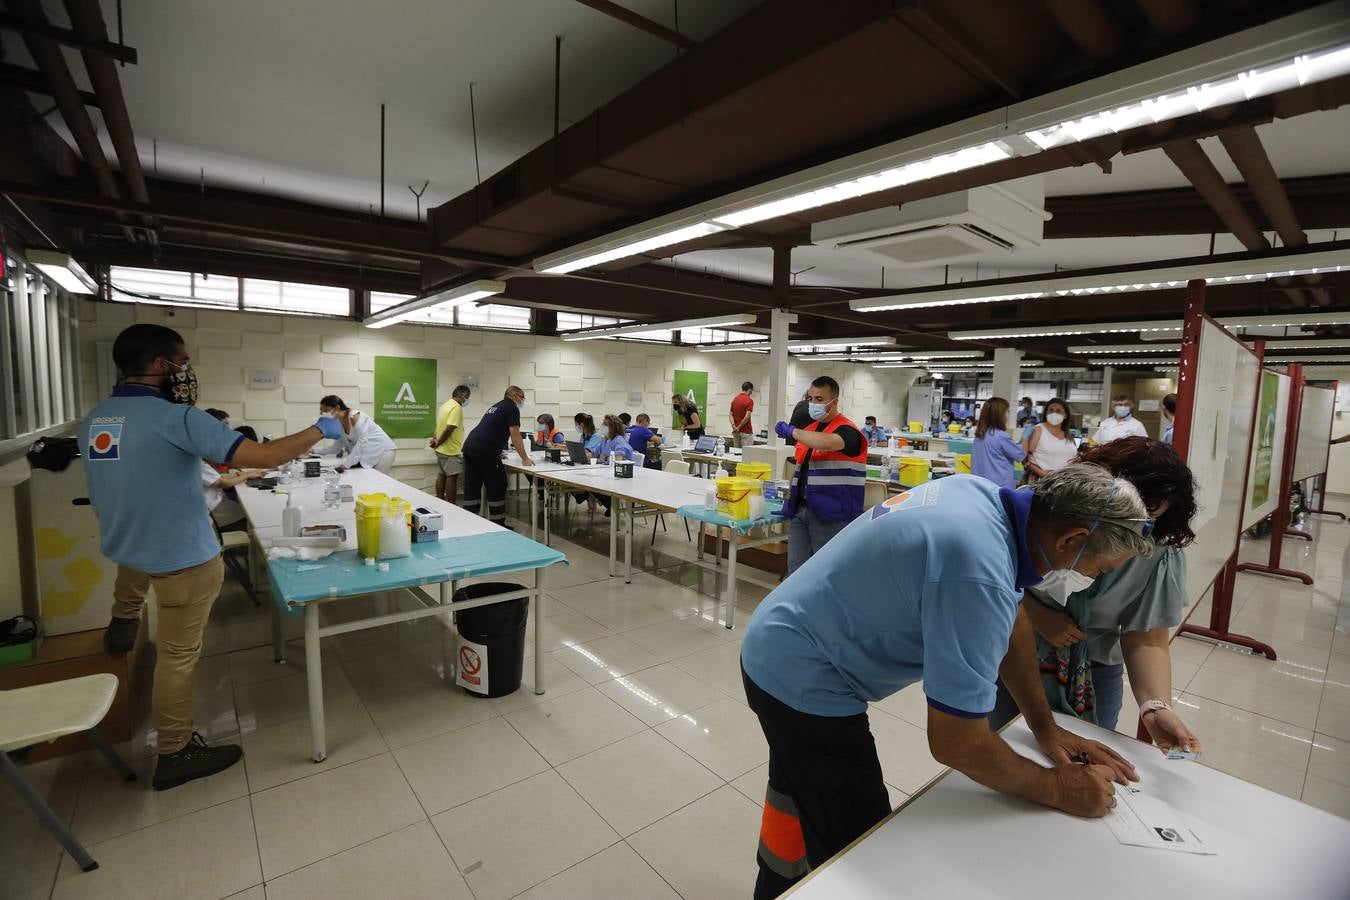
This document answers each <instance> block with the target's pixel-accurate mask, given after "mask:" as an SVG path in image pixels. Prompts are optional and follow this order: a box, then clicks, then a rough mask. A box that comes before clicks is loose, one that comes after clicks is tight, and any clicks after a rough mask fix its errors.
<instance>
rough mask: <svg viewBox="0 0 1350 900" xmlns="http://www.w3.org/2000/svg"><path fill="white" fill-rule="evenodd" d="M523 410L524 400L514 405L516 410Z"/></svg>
mask: <svg viewBox="0 0 1350 900" xmlns="http://www.w3.org/2000/svg"><path fill="white" fill-rule="evenodd" d="M524 408H525V401H524V400H522V401H520V402H519V403H517V404H516V409H524Z"/></svg>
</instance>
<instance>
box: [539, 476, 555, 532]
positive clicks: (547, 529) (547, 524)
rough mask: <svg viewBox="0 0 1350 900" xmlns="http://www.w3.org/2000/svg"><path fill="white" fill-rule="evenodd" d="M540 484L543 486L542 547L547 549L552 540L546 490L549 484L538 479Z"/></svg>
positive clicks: (545, 480) (544, 480)
mask: <svg viewBox="0 0 1350 900" xmlns="http://www.w3.org/2000/svg"><path fill="white" fill-rule="evenodd" d="M540 483H541V484H543V485H544V498H543V500H544V546H545V547H547V546H548V545H549V541H550V540H551V539H552V530H551V524H550V523H551V522H552V517H551V516H550V515H549V500H548V488H549V482H548V480H547V479H543V478H541V479H540Z"/></svg>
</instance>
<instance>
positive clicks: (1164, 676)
mask: <svg viewBox="0 0 1350 900" xmlns="http://www.w3.org/2000/svg"><path fill="white" fill-rule="evenodd" d="M1079 461H1080V462H1082V463H1091V464H1093V465H1099V466H1101V467H1103V468H1104V469H1106V470H1107V471H1109V472H1111V473H1112V474H1114V475H1115V476H1117V477H1119V478H1124V479H1126V480H1128V481H1129V482H1131V483H1132V484H1133V485H1134V486H1135V487H1136V488H1137V489H1138V491H1139V494H1140V496H1141V498H1142V499H1143V501H1144V505H1145V507H1146V508H1147V509H1148V511H1149V515H1150V516H1152V517H1153V526H1152V531H1151V534H1150V538H1151V540H1152V541H1154V543H1155V544H1156V548H1155V549H1154V551H1153V552H1152V553H1150V554H1148V555H1141V556H1138V557H1135V558H1134V559H1132V560H1130V561H1129V562H1127V563H1126V564H1125V565H1123V566H1121V567H1119V568H1117V569H1115V570H1114V571H1111V572H1107V573H1105V574H1104V575H1102V576H1101V577H1100V578H1098V579H1096V581H1094V582H1092V583H1091V584H1088V585H1070V586H1068V587H1071V588H1073V590H1070V591H1069V592H1068V593H1060V592H1046V591H1044V590H1042V589H1040V588H1033V589H1031V591H1030V592H1029V596H1028V597H1027V599H1025V600H1024V601H1023V604H1022V605H1023V607H1024V608H1025V609H1026V612H1027V615H1028V617H1029V618H1030V620H1031V624H1032V626H1033V628H1035V630H1036V654H1037V658H1038V659H1039V660H1040V662H1041V681H1042V684H1043V686H1044V689H1045V693H1046V699H1047V700H1048V701H1049V702H1050V705H1051V707H1053V708H1054V709H1055V710H1056V711H1057V712H1062V713H1067V714H1069V715H1073V716H1078V717H1079V718H1081V719H1085V720H1087V721H1090V722H1095V723H1097V724H1098V725H1101V726H1102V727H1104V728H1111V729H1114V728H1116V726H1117V725H1118V724H1119V718H1120V710H1121V706H1122V704H1123V702H1124V680H1125V675H1126V674H1128V675H1129V683H1130V689H1131V690H1132V691H1133V692H1134V696H1135V700H1136V701H1137V703H1138V704H1139V709H1140V713H1141V719H1142V721H1143V723H1144V727H1145V729H1147V731H1148V732H1149V735H1150V737H1152V739H1153V742H1154V744H1156V745H1157V746H1158V747H1159V748H1160V749H1162V750H1163V751H1166V750H1169V749H1171V748H1173V747H1179V748H1181V749H1183V750H1199V749H1200V741H1199V740H1198V739H1197V738H1196V737H1195V735H1194V734H1192V733H1191V731H1190V730H1189V729H1188V728H1187V727H1186V725H1185V723H1184V722H1183V721H1182V720H1181V718H1180V717H1179V716H1178V715H1177V714H1176V712H1175V711H1174V710H1173V709H1172V703H1171V701H1172V660H1171V655H1170V653H1169V641H1170V639H1171V634H1172V629H1173V628H1175V627H1176V626H1177V625H1179V624H1180V623H1181V621H1182V619H1183V618H1184V617H1185V615H1186V608H1187V606H1188V604H1189V599H1188V597H1187V595H1186V555H1185V553H1184V552H1183V549H1184V548H1185V547H1186V546H1187V545H1188V544H1190V543H1191V541H1193V540H1194V539H1195V534H1194V533H1193V532H1192V531H1191V528H1190V520H1191V517H1192V516H1194V515H1195V511H1196V503H1195V483H1194V480H1193V479H1192V477H1191V472H1190V469H1188V468H1186V464H1185V463H1183V462H1182V461H1181V457H1180V456H1178V455H1177V453H1176V452H1175V451H1174V450H1173V449H1172V448H1171V447H1169V446H1167V445H1166V444H1164V443H1162V442H1161V441H1154V440H1149V439H1148V438H1140V437H1128V438H1121V439H1120V440H1116V441H1112V442H1111V443H1110V444H1107V445H1105V446H1102V447H1094V448H1093V449H1091V450H1089V451H1087V452H1086V453H1084V454H1083V455H1082V457H1080V460H1079ZM1016 714H1017V709H1016V704H1015V703H1014V702H1013V699H1012V697H1011V695H1010V694H1009V693H1008V692H1007V691H1006V690H1005V689H1003V688H1002V686H1000V690H999V697H998V702H997V703H996V704H995V708H994V712H993V713H991V714H990V716H989V721H990V725H991V727H994V728H999V727H1002V725H1003V724H1005V723H1006V722H1008V721H1009V720H1011V719H1012V718H1013V716H1015V715H1016ZM1125 724H1126V725H1127V726H1129V731H1130V733H1131V734H1133V733H1134V729H1133V723H1125Z"/></svg>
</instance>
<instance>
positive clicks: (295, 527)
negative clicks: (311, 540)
mask: <svg viewBox="0 0 1350 900" xmlns="http://www.w3.org/2000/svg"><path fill="white" fill-rule="evenodd" d="M304 524H305V511H304V510H303V509H301V508H300V507H298V506H296V505H295V495H294V494H292V493H289V492H288V493H287V494H286V508H285V509H283V510H282V511H281V534H282V536H284V537H299V536H300V530H301V529H302V528H303V527H304Z"/></svg>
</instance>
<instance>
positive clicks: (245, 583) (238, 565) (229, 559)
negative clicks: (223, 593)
mask: <svg viewBox="0 0 1350 900" xmlns="http://www.w3.org/2000/svg"><path fill="white" fill-rule="evenodd" d="M211 525H212V526H213V527H214V528H215V529H216V537H217V538H219V539H220V557H221V560H222V561H223V562H224V563H225V568H227V569H229V570H230V574H231V575H233V576H234V577H235V580H236V581H238V582H239V584H240V585H241V586H242V587H243V588H244V591H245V592H247V593H248V596H249V599H250V600H252V601H253V605H254V606H262V598H260V597H259V596H258V592H257V591H256V590H254V589H253V579H251V578H249V577H248V554H249V545H250V543H252V542H251V540H250V539H249V536H248V532H247V531H221V530H220V526H219V525H216V522H215V520H214V519H212V520H211Z"/></svg>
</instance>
